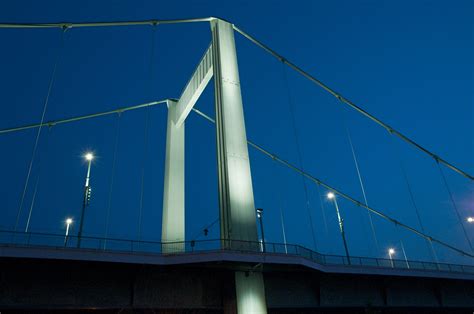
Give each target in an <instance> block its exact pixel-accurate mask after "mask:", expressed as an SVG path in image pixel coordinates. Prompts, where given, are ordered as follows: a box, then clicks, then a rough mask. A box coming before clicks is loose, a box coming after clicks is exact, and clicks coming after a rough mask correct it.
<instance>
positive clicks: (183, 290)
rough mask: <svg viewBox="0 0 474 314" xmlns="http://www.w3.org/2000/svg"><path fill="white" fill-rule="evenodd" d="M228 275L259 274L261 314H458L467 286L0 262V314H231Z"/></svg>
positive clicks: (220, 265)
mask: <svg viewBox="0 0 474 314" xmlns="http://www.w3.org/2000/svg"><path fill="white" fill-rule="evenodd" d="M236 270H246V271H249V272H251V271H257V272H260V271H261V272H263V278H264V282H265V294H266V301H267V306H268V310H269V313H327V312H338V313H340V312H347V313H371V311H372V310H373V311H374V312H373V313H406V312H407V311H409V310H410V309H411V310H413V309H416V310H417V312H418V311H421V312H426V313H456V312H458V313H463V312H465V311H467V310H469V309H472V308H474V285H473V284H472V281H471V280H462V279H447V278H427V277H404V276H396V275H393V276H387V275H383V276H382V275H376V274H371V275H368V274H355V273H345V274H344V273H326V272H322V271H319V270H316V269H311V268H308V267H305V266H302V265H285V264H275V263H262V264H260V263H242V261H238V262H232V261H229V260H227V261H225V260H221V261H208V262H198V263H188V264H186V263H184V264H172V265H152V264H146V263H143V264H137V263H123V262H121V263H115V262H103V261H102V262H100V261H80V260H62V259H43V258H41V259H37V258H18V257H16V258H14V257H2V258H1V259H0V278H1V279H0V310H1V311H2V313H10V312H20V311H25V310H27V311H28V312H37V313H40V312H48V313H49V312H51V311H54V310H56V311H58V312H71V313H73V312H78V311H85V310H88V311H92V312H94V311H98V312H103V313H117V312H118V311H121V313H130V312H134V313H236V296H235V282H234V280H235V277H234V273H235V271H236Z"/></svg>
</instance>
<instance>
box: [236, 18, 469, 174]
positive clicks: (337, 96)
mask: <svg viewBox="0 0 474 314" xmlns="http://www.w3.org/2000/svg"><path fill="white" fill-rule="evenodd" d="M234 30H235V31H237V32H238V33H240V34H241V35H242V36H244V37H245V38H247V39H248V40H249V41H251V42H252V43H253V44H255V45H257V46H258V47H260V48H262V49H263V50H265V51H266V52H268V53H269V54H270V55H272V56H273V57H275V58H276V59H278V60H280V61H281V62H282V63H284V64H286V65H287V66H289V67H290V68H292V69H293V70H295V71H296V72H298V73H299V74H301V75H302V76H304V77H305V78H307V79H308V80H310V81H311V82H313V83H315V84H316V85H318V86H319V87H321V88H322V89H324V90H325V91H326V92H328V93H329V94H331V95H333V96H334V97H336V98H337V99H339V100H340V101H341V102H343V103H345V104H346V105H348V106H350V107H351V108H353V109H355V110H356V111H357V112H359V113H361V114H362V115H364V116H365V117H367V118H369V119H370V120H372V121H374V122H375V123H377V124H378V125H380V126H382V127H383V128H385V129H386V130H387V131H389V132H391V133H393V134H394V135H396V136H397V137H399V138H401V139H402V140H403V141H405V142H407V143H408V144H410V145H412V146H414V147H416V148H417V149H418V150H420V151H422V152H423V153H425V154H427V155H429V156H431V157H432V158H433V159H435V160H436V161H438V162H440V163H442V164H444V165H445V166H446V167H448V168H449V169H451V170H453V171H455V172H457V173H459V174H461V175H462V176H464V177H466V178H467V179H469V180H471V181H474V176H473V175H471V174H469V173H467V172H466V171H464V170H462V169H461V168H459V167H457V166H455V165H453V164H452V163H450V162H448V161H447V160H445V159H443V158H441V157H440V156H438V155H437V154H435V153H433V152H432V151H430V150H428V149H426V148H425V147H423V146H421V145H420V144H418V143H417V142H415V141H414V140H412V139H410V138H409V137H408V136H406V135H404V134H403V133H401V132H400V131H397V130H396V129H394V128H393V127H391V126H390V125H388V124H387V123H385V122H383V121H382V120H380V119H378V118H376V117H375V116H374V115H372V114H370V113H368V112H367V111H365V110H364V109H362V108H361V107H359V106H358V105H356V104H355V103H353V102H352V101H350V100H349V99H347V98H345V97H344V96H342V95H341V94H340V93H338V92H336V91H335V90H333V89H332V88H330V87H329V86H327V85H326V84H324V83H323V82H322V81H320V80H319V79H317V78H316V77H314V76H313V75H311V74H309V73H308V72H306V71H305V70H303V69H302V68H300V67H298V66H297V65H295V64H294V63H292V62H290V61H288V60H287V59H286V58H285V57H283V56H282V55H280V54H279V53H277V52H276V51H274V50H273V49H271V48H270V47H268V46H266V45H265V44H263V43H262V42H260V41H258V40H257V39H255V38H254V37H252V36H250V35H249V34H248V33H246V32H244V31H243V30H241V29H240V28H238V27H237V26H235V25H234Z"/></svg>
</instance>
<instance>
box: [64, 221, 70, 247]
mask: <svg viewBox="0 0 474 314" xmlns="http://www.w3.org/2000/svg"><path fill="white" fill-rule="evenodd" d="M71 224H72V218H68V219H66V234H65V235H64V246H66V245H67V238H68V236H69V226H70V225H71Z"/></svg>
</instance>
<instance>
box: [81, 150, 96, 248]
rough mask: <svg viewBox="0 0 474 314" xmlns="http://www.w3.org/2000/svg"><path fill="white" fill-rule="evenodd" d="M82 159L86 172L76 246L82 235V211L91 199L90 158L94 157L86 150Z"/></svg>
mask: <svg viewBox="0 0 474 314" xmlns="http://www.w3.org/2000/svg"><path fill="white" fill-rule="evenodd" d="M84 159H85V160H86V161H87V174H86V183H85V184H84V195H83V199H82V211H81V220H80V221H79V232H78V233H77V247H80V246H81V237H82V228H83V226H84V212H85V210H86V207H87V206H88V205H89V202H90V199H91V187H90V185H89V181H90V177H91V165H92V160H93V159H94V154H93V153H92V152H88V153H86V154H85V155H84Z"/></svg>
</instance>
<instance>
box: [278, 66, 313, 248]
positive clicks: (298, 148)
mask: <svg viewBox="0 0 474 314" xmlns="http://www.w3.org/2000/svg"><path fill="white" fill-rule="evenodd" d="M282 70H283V79H284V82H285V87H286V94H287V97H288V107H289V111H290V116H291V125H292V127H293V135H294V138H295V143H296V151H297V153H298V163H299V167H300V168H301V169H304V167H303V156H302V153H301V146H300V141H299V139H298V130H297V129H296V117H295V112H294V109H295V108H294V106H293V97H292V95H291V90H290V84H289V82H288V77H287V74H286V68H285V67H284V65H283V64H282ZM301 180H302V181H303V188H304V196H305V200H306V210H307V212H308V217H309V224H310V226H311V236H312V239H313V245H314V248H315V249H316V250H317V249H318V245H317V243H316V236H315V232H314V225H313V216H312V214H311V206H310V204H309V195H308V186H307V184H306V179H305V177H304V176H303V175H301Z"/></svg>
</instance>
